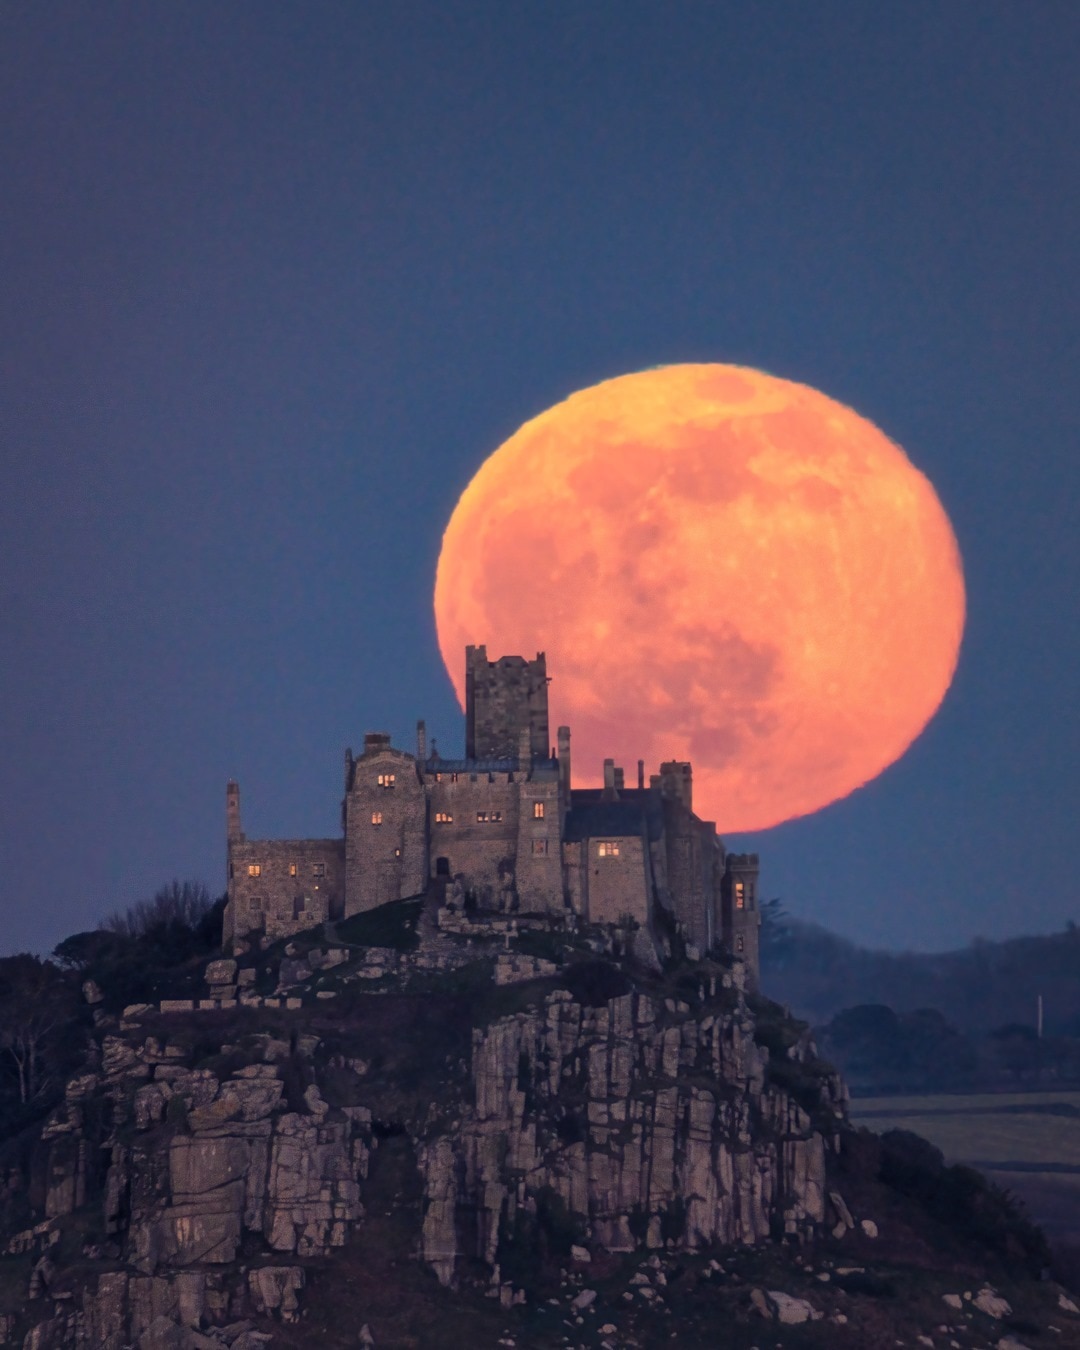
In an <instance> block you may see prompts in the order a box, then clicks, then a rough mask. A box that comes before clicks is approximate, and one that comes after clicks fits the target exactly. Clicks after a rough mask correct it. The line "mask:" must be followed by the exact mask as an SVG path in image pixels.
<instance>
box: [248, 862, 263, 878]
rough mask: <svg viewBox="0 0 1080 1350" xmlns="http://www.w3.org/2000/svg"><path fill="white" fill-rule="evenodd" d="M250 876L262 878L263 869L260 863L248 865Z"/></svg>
mask: <svg viewBox="0 0 1080 1350" xmlns="http://www.w3.org/2000/svg"><path fill="white" fill-rule="evenodd" d="M248 876H249V877H261V876H262V867H261V866H260V865H259V863H248Z"/></svg>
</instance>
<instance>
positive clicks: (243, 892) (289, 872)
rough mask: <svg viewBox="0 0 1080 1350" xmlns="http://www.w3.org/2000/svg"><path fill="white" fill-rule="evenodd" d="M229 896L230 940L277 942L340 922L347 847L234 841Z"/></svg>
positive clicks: (331, 842)
mask: <svg viewBox="0 0 1080 1350" xmlns="http://www.w3.org/2000/svg"><path fill="white" fill-rule="evenodd" d="M253 869H257V871H256V873H255V875H252V871H253ZM228 896H229V900H228V913H227V915H226V936H227V938H234V939H235V938H242V937H243V936H244V935H245V934H247V933H252V932H254V933H260V932H265V933H266V934H267V935H268V936H270V937H277V936H281V935H283V934H286V933H292V932H296V931H297V930H298V929H301V928H310V927H312V926H314V925H315V924H317V923H322V922H324V921H325V920H326V919H327V918H339V917H340V916H341V915H342V913H343V912H344V899H345V844H344V841H343V840H341V839H243V840H233V841H232V842H230V844H229V881H228Z"/></svg>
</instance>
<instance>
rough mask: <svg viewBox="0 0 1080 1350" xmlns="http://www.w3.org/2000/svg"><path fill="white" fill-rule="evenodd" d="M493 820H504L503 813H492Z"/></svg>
mask: <svg viewBox="0 0 1080 1350" xmlns="http://www.w3.org/2000/svg"><path fill="white" fill-rule="evenodd" d="M491 819H492V820H502V812H501V811H492V813H491Z"/></svg>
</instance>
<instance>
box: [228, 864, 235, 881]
mask: <svg viewBox="0 0 1080 1350" xmlns="http://www.w3.org/2000/svg"><path fill="white" fill-rule="evenodd" d="M234 876H236V868H235V867H234V866H233V865H232V863H230V864H229V880H230V881H231V880H232V879H233V877H234Z"/></svg>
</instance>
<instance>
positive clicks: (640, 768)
mask: <svg viewBox="0 0 1080 1350" xmlns="http://www.w3.org/2000/svg"><path fill="white" fill-rule="evenodd" d="M637 785H638V791H639V792H644V791H645V761H644V760H643V759H639V760H638V762H637Z"/></svg>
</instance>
